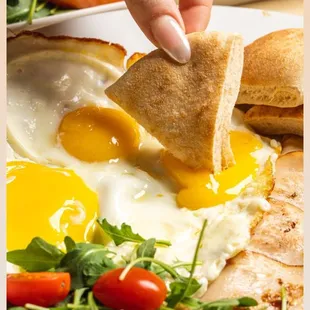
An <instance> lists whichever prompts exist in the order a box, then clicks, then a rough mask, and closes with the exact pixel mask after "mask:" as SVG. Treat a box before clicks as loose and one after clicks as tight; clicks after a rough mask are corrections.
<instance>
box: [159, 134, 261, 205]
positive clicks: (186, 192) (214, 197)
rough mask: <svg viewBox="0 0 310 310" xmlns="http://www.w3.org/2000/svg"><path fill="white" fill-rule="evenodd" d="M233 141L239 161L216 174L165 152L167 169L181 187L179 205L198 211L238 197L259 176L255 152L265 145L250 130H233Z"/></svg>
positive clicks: (236, 159) (232, 146) (231, 141)
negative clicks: (192, 167) (183, 161)
mask: <svg viewBox="0 0 310 310" xmlns="http://www.w3.org/2000/svg"><path fill="white" fill-rule="evenodd" d="M230 143H231V148H232V151H233V154H234V157H235V161H236V164H235V165H234V166H232V167H230V168H228V169H226V170H224V171H222V172H220V173H216V174H212V173H210V171H208V170H206V169H198V170H194V169H191V168H189V167H188V166H186V165H185V164H183V163H182V162H181V161H180V160H178V159H176V158H175V157H173V156H172V155H171V154H170V153H168V152H166V151H164V152H163V154H162V161H163V164H164V166H165V169H166V170H167V172H168V174H169V175H170V176H171V177H172V178H173V179H174V180H175V181H176V182H177V183H178V184H179V186H180V187H181V190H180V192H179V193H178V195H177V202H178V205H179V206H180V207H185V208H188V209H191V210H196V209H200V208H207V207H212V206H216V205H219V204H222V203H225V202H226V201H229V200H232V199H234V198H236V197H237V196H238V195H239V194H240V193H241V191H242V190H243V189H244V188H245V186H246V185H247V184H249V182H251V180H253V179H254V178H255V177H256V174H257V171H258V168H259V165H258V163H257V162H256V159H255V158H254V157H253V155H252V153H253V152H255V151H256V150H259V149H261V148H262V142H261V141H260V140H258V139H257V138H256V137H255V136H254V135H253V134H251V133H248V132H241V131H232V132H231V133H230Z"/></svg>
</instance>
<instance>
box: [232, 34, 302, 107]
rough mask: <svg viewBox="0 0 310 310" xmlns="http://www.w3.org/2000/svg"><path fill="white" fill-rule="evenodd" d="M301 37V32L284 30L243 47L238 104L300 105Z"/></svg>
mask: <svg viewBox="0 0 310 310" xmlns="http://www.w3.org/2000/svg"><path fill="white" fill-rule="evenodd" d="M303 36H304V33H303V29H284V30H279V31H275V32H272V33H269V34H267V35H265V36H263V37H261V38H259V39H257V40H255V41H254V42H253V43H251V44H249V45H248V46H246V47H245V49H244V66H243V73H242V79H241V86H240V92H239V96H238V100H237V104H254V105H268V106H274V107H279V108H280V107H281V108H293V107H297V106H299V105H303V100H304V95H303V72H304V71H303V61H304V60H303V58H304V44H303Z"/></svg>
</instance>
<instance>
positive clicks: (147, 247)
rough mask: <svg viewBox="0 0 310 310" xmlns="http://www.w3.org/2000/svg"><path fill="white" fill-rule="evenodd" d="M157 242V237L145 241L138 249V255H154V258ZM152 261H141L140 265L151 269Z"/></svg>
mask: <svg viewBox="0 0 310 310" xmlns="http://www.w3.org/2000/svg"><path fill="white" fill-rule="evenodd" d="M155 243H156V239H154V238H151V239H148V240H146V241H144V242H143V243H142V244H141V245H140V246H139V247H138V250H137V257H138V258H139V257H152V258H154V256H155V253H156V248H155ZM151 264H152V262H147V261H144V262H141V263H140V264H139V265H141V267H142V268H144V269H149V268H150V266H151Z"/></svg>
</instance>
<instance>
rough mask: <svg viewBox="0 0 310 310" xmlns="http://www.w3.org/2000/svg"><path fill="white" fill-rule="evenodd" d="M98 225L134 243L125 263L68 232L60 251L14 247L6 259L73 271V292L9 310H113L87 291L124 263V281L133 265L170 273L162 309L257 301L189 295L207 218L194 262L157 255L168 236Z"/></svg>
mask: <svg viewBox="0 0 310 310" xmlns="http://www.w3.org/2000/svg"><path fill="white" fill-rule="evenodd" d="M99 224H100V226H101V227H102V229H103V230H104V231H105V232H106V234H107V235H108V236H110V237H111V239H112V240H113V241H114V243H115V245H116V246H117V245H120V244H122V243H124V242H129V243H134V245H135V246H134V247H133V254H132V257H133V259H132V260H131V261H129V262H126V261H124V263H123V264H120V263H118V264H116V263H115V262H114V261H113V255H114V254H116V253H114V252H111V251H110V250H109V248H108V247H106V246H105V245H102V244H92V243H75V242H74V240H73V239H71V238H70V237H69V236H67V237H65V239H64V244H65V247H66V252H63V251H60V250H59V249H58V248H57V247H56V246H54V245H51V244H49V243H48V242H46V241H44V240H43V239H41V238H39V237H36V238H34V239H33V240H32V241H31V242H30V244H29V245H28V246H27V247H26V249H24V250H16V251H11V252H8V253H7V260H8V261H9V262H10V263H12V264H15V265H18V266H20V267H22V268H23V269H25V271H29V272H38V271H51V270H53V271H64V272H69V273H70V275H71V292H70V294H69V296H67V298H66V299H65V300H64V301H62V302H61V303H59V304H58V305H55V307H53V308H43V307H39V306H37V305H32V304H27V305H25V307H9V309H10V310H27V309H28V310H69V309H74V310H111V309H109V308H106V307H104V306H103V305H98V304H97V303H96V301H95V299H94V297H93V293H92V291H91V289H92V286H93V284H94V283H95V281H96V280H97V279H98V278H99V277H100V276H101V275H102V274H104V273H105V272H107V271H109V270H112V269H114V268H119V267H124V270H123V272H122V273H121V275H120V277H119V279H120V280H121V281H124V279H125V278H126V275H127V274H128V272H129V271H130V269H131V268H133V267H140V268H144V269H147V270H151V271H152V272H155V273H157V274H161V276H162V277H163V275H162V274H163V273H164V274H165V276H166V275H167V274H168V275H170V277H171V278H172V280H173V281H172V282H171V283H170V286H169V288H170V291H169V294H168V296H167V298H166V300H165V302H164V304H163V305H162V307H161V308H160V310H173V309H175V307H176V306H178V305H184V306H185V307H187V309H191V310H232V309H235V308H236V307H250V306H256V305H257V302H256V301H255V300H254V299H252V298H249V297H243V298H236V299H223V300H218V301H214V302H209V303H205V302H202V301H200V300H199V299H196V298H193V297H192V296H193V295H194V293H195V292H197V291H198V290H199V288H200V287H201V284H200V283H199V282H198V281H197V280H196V279H195V278H194V273H195V268H196V266H197V265H201V262H199V261H198V260H197V259H198V252H199V249H200V247H201V242H202V238H203V235H204V232H205V228H206V226H207V221H206V220H205V221H204V223H203V226H202V229H201V231H200V235H199V238H198V242H197V246H196V249H195V253H194V257H193V261H192V262H191V263H187V262H180V261H177V262H176V263H175V264H173V265H168V264H167V263H165V262H162V261H160V260H158V259H156V258H155V254H156V246H169V245H171V243H170V242H168V241H163V240H156V239H154V238H151V239H148V240H146V239H144V238H143V237H141V236H140V235H139V234H136V233H134V232H133V231H132V229H131V227H130V226H129V225H127V224H125V223H123V224H122V226H121V228H117V227H116V226H113V225H111V224H109V223H108V221H107V220H105V219H104V220H102V221H101V222H99ZM179 268H186V270H187V271H188V272H189V277H184V276H182V275H181V274H179V273H178V269H179ZM286 300H287V298H286V292H285V288H282V310H286V303H287V301H286Z"/></svg>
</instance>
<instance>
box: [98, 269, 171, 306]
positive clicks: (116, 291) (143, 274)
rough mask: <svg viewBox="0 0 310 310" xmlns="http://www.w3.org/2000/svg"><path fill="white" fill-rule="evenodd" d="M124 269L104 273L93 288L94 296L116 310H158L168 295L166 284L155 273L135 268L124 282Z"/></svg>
mask: <svg viewBox="0 0 310 310" xmlns="http://www.w3.org/2000/svg"><path fill="white" fill-rule="evenodd" d="M123 270H124V268H118V269H113V270H110V271H108V272H106V273H104V274H103V275H102V276H101V277H100V278H99V279H98V280H97V282H96V283H95V285H94V286H93V294H94V296H95V297H96V298H97V299H98V300H99V301H100V302H101V303H102V304H103V305H104V306H106V307H110V308H112V309H115V310H121V309H122V310H157V309H158V308H160V306H161V305H162V303H163V301H164V300H165V298H166V295H167V288H166V285H165V282H164V281H163V280H162V279H161V278H159V277H158V276H157V275H156V274H155V273H152V272H150V271H148V270H145V269H142V268H138V267H133V268H132V269H130V271H129V272H128V274H127V275H126V277H125V279H124V280H123V281H120V280H119V276H120V275H121V273H122V271H123Z"/></svg>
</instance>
